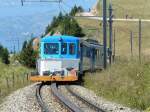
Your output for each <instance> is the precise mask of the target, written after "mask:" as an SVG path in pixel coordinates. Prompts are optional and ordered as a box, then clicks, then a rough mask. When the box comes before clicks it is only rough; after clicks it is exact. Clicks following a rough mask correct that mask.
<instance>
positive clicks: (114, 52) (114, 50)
mask: <svg viewBox="0 0 150 112" xmlns="http://www.w3.org/2000/svg"><path fill="white" fill-rule="evenodd" d="M113 43H114V45H113V62H114V61H115V55H116V30H115V29H114V36H113Z"/></svg>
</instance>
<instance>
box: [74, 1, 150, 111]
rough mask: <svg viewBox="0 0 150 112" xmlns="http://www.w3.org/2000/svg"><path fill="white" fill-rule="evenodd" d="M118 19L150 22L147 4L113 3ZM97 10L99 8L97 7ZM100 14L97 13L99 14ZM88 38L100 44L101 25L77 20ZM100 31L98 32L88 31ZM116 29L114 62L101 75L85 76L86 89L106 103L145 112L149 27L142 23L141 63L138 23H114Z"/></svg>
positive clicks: (149, 3)
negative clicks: (146, 20)
mask: <svg viewBox="0 0 150 112" xmlns="http://www.w3.org/2000/svg"><path fill="white" fill-rule="evenodd" d="M112 3H113V8H114V15H115V17H118V18H125V15H126V14H127V15H128V17H132V18H146V19H149V18H150V14H149V8H150V1H148V0H137V1H136V3H135V1H133V0H112ZM98 8H100V7H98ZM99 13H100V12H99ZM77 20H78V22H79V23H80V25H81V26H82V27H83V29H84V32H85V33H86V34H87V36H88V37H89V38H91V37H92V38H93V37H94V38H95V39H97V40H99V41H100V42H101V43H102V26H100V22H98V21H95V20H89V19H84V20H83V19H77ZM87 28H100V30H98V31H96V30H87ZM113 28H115V29H116V61H115V63H114V64H113V65H112V66H111V67H110V68H108V69H107V70H104V71H102V72H101V73H95V74H86V75H85V77H84V81H85V83H84V84H85V86H86V87H87V88H90V89H92V90H93V91H95V92H96V93H97V94H98V95H100V96H103V97H105V98H106V99H108V100H112V101H116V102H118V103H121V104H124V105H126V106H129V107H133V108H138V109H141V110H146V109H147V108H148V107H150V102H149V101H150V61H149V59H150V58H149V57H150V44H149V42H150V38H149V37H150V32H149V28H150V23H142V63H141V64H140V63H139V61H138V22H114V23H113ZM130 31H133V36H134V38H133V57H132V58H131V53H130Z"/></svg>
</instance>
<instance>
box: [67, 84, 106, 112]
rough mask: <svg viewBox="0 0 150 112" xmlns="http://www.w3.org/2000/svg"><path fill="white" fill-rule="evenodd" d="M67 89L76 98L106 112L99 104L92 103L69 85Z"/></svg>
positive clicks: (100, 111) (99, 111)
mask: <svg viewBox="0 0 150 112" xmlns="http://www.w3.org/2000/svg"><path fill="white" fill-rule="evenodd" d="M66 89H67V90H68V91H69V92H70V93H71V94H72V95H73V96H75V97H76V98H78V99H79V100H81V101H82V102H84V103H86V104H87V105H89V106H90V107H91V108H93V109H94V110H96V111H97V112H105V111H104V110H103V109H101V108H99V107H98V106H97V105H95V104H93V103H91V102H90V101H88V100H87V99H85V98H83V97H81V96H80V95H78V94H76V93H75V92H73V91H72V90H71V89H70V87H69V86H66Z"/></svg>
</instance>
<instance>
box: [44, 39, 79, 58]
mask: <svg viewBox="0 0 150 112" xmlns="http://www.w3.org/2000/svg"><path fill="white" fill-rule="evenodd" d="M76 51H77V46H76V44H75V43H66V42H64V43H44V54H45V55H46V56H56V57H58V56H61V57H62V58H73V57H74V56H76Z"/></svg>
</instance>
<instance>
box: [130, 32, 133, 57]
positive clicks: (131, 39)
mask: <svg viewBox="0 0 150 112" xmlns="http://www.w3.org/2000/svg"><path fill="white" fill-rule="evenodd" d="M130 44H131V56H132V57H133V33H132V31H131V32H130Z"/></svg>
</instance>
